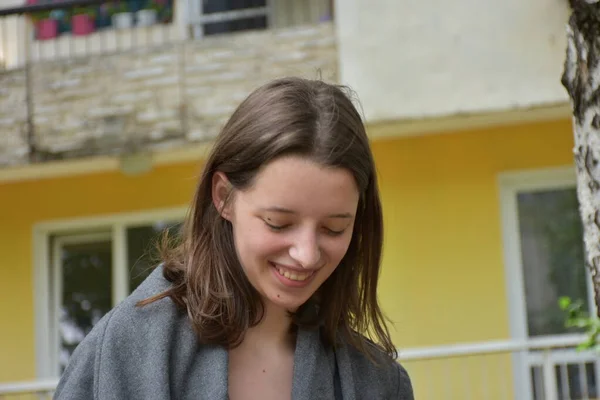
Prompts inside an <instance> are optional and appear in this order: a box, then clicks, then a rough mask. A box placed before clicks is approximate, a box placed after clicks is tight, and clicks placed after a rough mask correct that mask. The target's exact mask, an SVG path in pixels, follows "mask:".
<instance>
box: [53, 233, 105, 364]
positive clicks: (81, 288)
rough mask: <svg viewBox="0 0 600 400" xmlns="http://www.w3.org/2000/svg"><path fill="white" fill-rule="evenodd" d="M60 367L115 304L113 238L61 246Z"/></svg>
mask: <svg viewBox="0 0 600 400" xmlns="http://www.w3.org/2000/svg"><path fill="white" fill-rule="evenodd" d="M61 261H62V295H61V299H62V305H61V308H60V311H59V312H60V317H59V318H60V342H61V348H60V368H61V369H60V370H61V372H62V371H63V370H64V368H65V367H66V364H67V361H68V360H69V357H70V356H71V354H73V351H74V350H75V347H77V345H78V344H79V343H80V342H81V341H82V340H83V338H84V337H85V335H87V334H88V333H89V331H90V330H91V329H92V328H93V326H94V325H95V324H96V323H97V322H98V321H99V320H100V318H102V316H103V315H104V314H106V313H107V312H108V311H109V310H110V309H111V307H112V299H111V279H112V252H111V242H110V240H105V241H97V242H92V243H81V244H65V245H63V246H61Z"/></svg>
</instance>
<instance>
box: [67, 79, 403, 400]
mask: <svg viewBox="0 0 600 400" xmlns="http://www.w3.org/2000/svg"><path fill="white" fill-rule="evenodd" d="M382 236H383V223H382V215H381V205H380V199H379V193H378V188H377V179H376V172H375V165H374V162H373V156H372V154H371V150H370V148H369V143H368V139H367V135H366V133H365V129H364V126H363V124H362V121H361V118H360V115H359V114H358V112H357V111H356V109H355V108H354V106H353V105H352V102H351V101H350V100H349V98H348V97H347V96H346V94H345V93H344V91H343V90H341V89H340V88H339V87H337V86H334V85H330V84H327V83H324V82H321V81H312V80H305V79H300V78H285V79H279V80H276V81H273V82H271V83H268V84H266V85H265V86H263V87H260V88H259V89H257V90H256V91H254V92H253V93H252V94H250V96H249V97H248V98H247V99H246V100H245V101H244V102H243V103H242V104H241V105H240V106H239V107H238V108H237V110H236V111H235V112H234V113H233V115H232V116H231V118H230V119H229V121H228V122H227V124H226V125H225V127H224V128H223V131H222V132H221V134H220V135H219V137H218V138H217V140H216V143H215V145H214V147H213V150H212V152H211V154H210V156H209V157H208V160H206V164H205V165H204V170H203V173H202V176H201V177H200V181H199V183H198V187H197V190H196V194H195V197H194V200H193V202H192V205H191V210H190V213H189V216H188V218H187V220H186V224H185V228H184V233H183V240H182V242H181V244H180V245H179V246H178V247H175V248H172V249H169V248H166V249H165V250H166V251H165V252H164V253H163V256H164V262H163V263H162V264H161V265H160V266H159V267H158V268H157V269H156V270H154V271H153V272H152V274H151V275H150V276H149V277H148V278H147V279H146V281H145V282H144V283H142V285H140V287H139V288H138V289H137V290H136V291H134V292H133V293H132V294H131V296H130V297H129V298H127V299H126V300H125V301H124V302H122V303H121V304H120V305H118V306H117V307H116V308H115V309H113V310H112V311H111V312H110V313H109V314H107V315H106V316H105V317H104V318H103V319H102V320H101V321H100V322H99V323H98V324H97V325H96V326H95V327H94V329H93V330H92V332H91V333H90V334H89V335H88V336H87V337H86V339H85V340H84V341H83V342H82V343H81V344H80V345H79V347H78V348H77V349H76V351H75V353H74V354H73V356H72V359H71V361H70V363H69V366H68V367H67V369H66V371H65V373H64V375H63V377H62V379H61V381H60V383H59V385H58V389H57V391H56V395H55V398H56V399H111V400H112V399H144V400H147V399H210V400H219V399H232V400H238V399H261V400H269V399H277V400H280V399H306V400H309V399H310V400H314V399H343V400H346V399H356V400H358V399H369V400H375V399H403V400H404V399H406V400H412V399H413V394H412V388H411V383H410V379H409V377H408V375H407V373H406V371H405V370H404V369H403V368H402V367H401V366H400V365H399V364H397V363H396V362H395V361H394V358H395V354H396V353H395V349H394V346H393V344H392V342H391V340H390V335H389V332H388V330H387V327H386V325H385V320H384V317H383V314H382V312H381V310H380V308H379V305H378V303H377V293H376V292H377V280H378V277H379V267H380V258H381V247H382V239H383V238H382ZM366 332H369V333H370V337H371V338H372V339H373V340H367V339H366V338H365V337H364V336H362V334H364V333H366Z"/></svg>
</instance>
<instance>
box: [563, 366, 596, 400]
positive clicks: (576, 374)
mask: <svg viewBox="0 0 600 400" xmlns="http://www.w3.org/2000/svg"><path fill="white" fill-rule="evenodd" d="M556 381H557V383H558V393H559V396H558V398H559V400H583V399H589V398H593V399H595V398H597V390H598V388H597V387H596V366H595V365H594V364H593V363H587V364H566V365H564V364H563V367H562V368H561V367H560V366H557V367H556Z"/></svg>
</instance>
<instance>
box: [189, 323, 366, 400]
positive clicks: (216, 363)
mask: <svg viewBox="0 0 600 400" xmlns="http://www.w3.org/2000/svg"><path fill="white" fill-rule="evenodd" d="M345 350H346V349H345V348H344V347H343V346H342V347H338V348H337V349H336V350H335V351H333V350H332V349H327V348H325V346H324V345H323V343H322V341H321V338H320V336H319V331H318V330H304V329H299V330H298V337H297V340H296V350H295V352H294V376H293V382H292V400H321V399H322V400H331V399H338V398H339V397H340V394H339V393H335V374H336V366H337V368H338V374H339V379H340V386H341V396H342V398H343V399H344V400H355V393H354V378H353V375H352V369H351V367H350V363H349V361H350V360H349V355H348V353H347V351H345ZM202 353H203V354H202V355H201V357H200V360H198V363H199V364H198V367H199V369H200V370H201V371H203V373H202V374H199V377H200V379H201V380H202V382H198V385H199V387H200V388H202V393H203V394H205V395H206V398H207V399H216V400H227V399H228V396H227V387H228V379H227V376H228V353H227V350H226V349H225V348H223V347H217V346H209V347H208V348H204V349H203V351H202ZM203 398H204V397H203Z"/></svg>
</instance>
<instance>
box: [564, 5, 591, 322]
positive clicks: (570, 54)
mask: <svg viewBox="0 0 600 400" xmlns="http://www.w3.org/2000/svg"><path fill="white" fill-rule="evenodd" d="M569 3H570V4H571V8H572V11H573V13H572V15H571V18H570V19H569V23H568V26H567V54H566V60H565V66H564V73H563V76H562V84H563V85H564V87H565V88H566V89H567V92H568V93H569V96H570V98H571V105H572V109H573V125H574V135H575V148H574V153H575V165H576V168H577V197H578V199H579V204H580V210H579V211H580V214H581V219H582V222H583V235H584V242H585V250H586V260H585V261H586V266H587V268H589V270H590V272H591V275H592V281H593V283H594V299H595V302H596V310H597V314H598V317H600V273H599V272H600V271H599V270H600V2H599V0H569Z"/></svg>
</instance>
